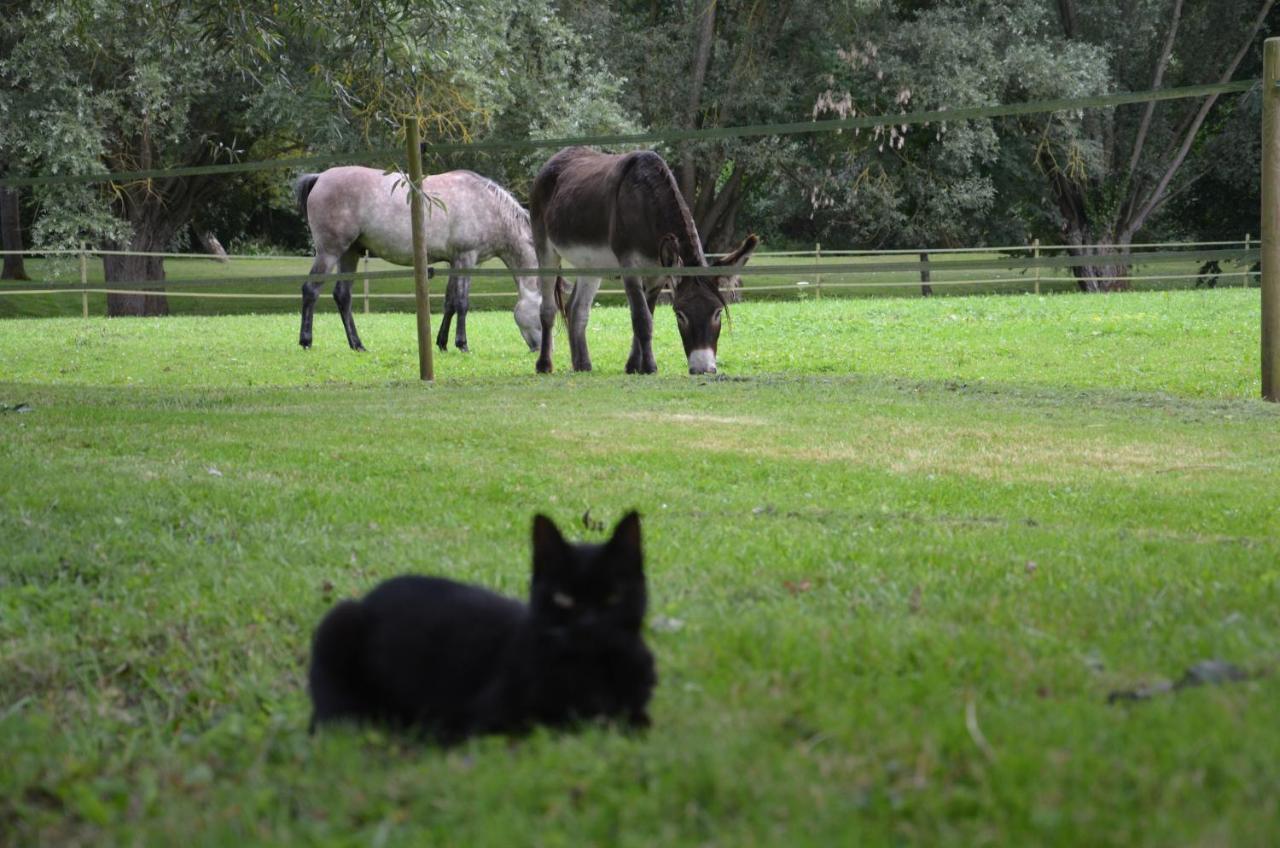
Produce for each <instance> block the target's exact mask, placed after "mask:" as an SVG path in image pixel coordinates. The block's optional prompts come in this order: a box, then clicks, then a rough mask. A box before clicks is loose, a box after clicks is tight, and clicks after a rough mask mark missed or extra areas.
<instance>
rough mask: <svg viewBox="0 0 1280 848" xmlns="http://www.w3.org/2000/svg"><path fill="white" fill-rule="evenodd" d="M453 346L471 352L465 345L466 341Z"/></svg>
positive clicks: (463, 351) (464, 351)
mask: <svg viewBox="0 0 1280 848" xmlns="http://www.w3.org/2000/svg"><path fill="white" fill-rule="evenodd" d="M454 347H456V348H457V349H458V350H460V351H461V352H462V353H470V352H471V348H469V347H467V343H466V342H463V343H462V344H460V345H454Z"/></svg>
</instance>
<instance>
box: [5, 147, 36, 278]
mask: <svg viewBox="0 0 1280 848" xmlns="http://www.w3.org/2000/svg"><path fill="white" fill-rule="evenodd" d="M0 170H3V169H0ZM0 249H3V250H6V251H10V250H22V249H23V247H22V217H21V208H20V205H19V203H18V190H17V189H13V188H8V187H0ZM29 279H31V278H30V277H28V276H27V269H26V266H25V265H24V264H23V261H22V254H20V253H17V254H14V253H6V254H5V255H4V270H3V271H0V280H29Z"/></svg>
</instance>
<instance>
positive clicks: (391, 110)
mask: <svg viewBox="0 0 1280 848" xmlns="http://www.w3.org/2000/svg"><path fill="white" fill-rule="evenodd" d="M522 5H523V4H520V3H518V2H517V0H479V1H478V2H473V3H470V4H468V5H467V7H466V8H462V7H461V6H460V5H459V4H456V3H450V2H444V0H434V2H433V0H422V2H414V3H407V2H393V0H374V2H361V3H346V2H336V0H335V2H323V3H315V2H301V0H295V2H288V0H283V2H281V1H279V0H277V1H276V2H265V0H263V1H262V2H258V1H257V0H254V2H235V1H233V0H228V2H212V3H206V4H187V3H179V2H160V1H159V0H123V2H120V1H119V0H115V1H114V2H109V0H54V2H50V3H47V4H42V7H41V9H40V10H39V13H38V14H37V13H36V12H35V11H32V10H31V9H30V8H27V7H23V8H19V9H17V10H16V11H15V13H14V14H13V15H11V16H9V17H7V18H6V19H5V20H4V22H3V26H4V27H5V32H6V34H7V36H11V37H9V38H8V40H7V43H11V44H14V45H15V46H14V49H13V51H12V53H11V54H10V55H6V56H4V57H3V58H0V76H2V78H3V82H4V87H5V90H7V91H13V92H16V94H15V100H14V101H13V102H15V103H16V104H17V105H16V108H17V109H18V110H19V111H20V112H21V114H23V115H24V116H27V117H28V118H29V120H26V121H22V122H13V123H11V124H10V125H9V126H8V127H7V128H6V134H5V141H4V144H3V147H2V148H0V149H3V150H4V152H5V153H6V155H9V154H11V153H12V154H14V155H16V157H17V161H16V162H15V161H11V163H10V165H11V168H12V170H16V171H19V172H37V173H39V172H43V173H66V172H81V173H101V174H108V173H119V172H130V171H137V170H152V169H173V168H181V167H188V166H202V165H213V164H221V163H229V162H234V161H237V160H241V159H246V158H250V159H252V158H261V157H262V156H264V155H266V156H273V157H274V156H288V155H290V154H292V153H295V152H302V151H308V152H316V151H329V152H338V153H341V152H343V151H355V150H367V149H368V148H370V147H374V148H380V147H385V146H388V145H390V144H392V143H394V142H395V141H396V138H397V134H398V133H399V132H401V130H402V127H403V121H404V119H405V118H406V117H408V116H415V117H416V118H417V119H418V120H420V121H421V122H422V124H423V127H422V128H423V132H424V135H427V136H428V137H430V138H435V139H447V140H455V139H466V138H470V137H472V136H473V135H474V134H475V133H476V132H478V131H480V130H482V129H483V128H484V127H486V126H488V124H489V123H490V120H491V116H492V114H493V112H494V111H495V109H496V108H498V107H500V106H501V104H502V103H503V102H504V98H506V97H507V96H508V95H507V92H508V90H509V85H508V80H509V78H510V75H509V74H508V73H507V69H506V68H504V67H503V66H502V65H501V63H500V62H499V63H497V64H495V62H494V58H495V56H497V57H502V56H503V55H505V54H504V52H503V50H502V49H501V48H502V42H503V38H504V37H505V34H506V30H507V27H508V25H509V23H510V20H511V18H512V16H513V15H515V14H516V13H517V11H518V10H519V9H521V8H522ZM542 5H544V6H545V5H546V4H542ZM283 178H284V177H283V176H282V179H283ZM241 181H242V180H241V178H238V177H236V176H207V175H205V176H180V177H164V178H150V179H136V180H133V179H118V180H115V181H112V182H102V183H94V184H84V183H80V184H70V185H53V186H45V187H41V188H40V189H39V190H38V191H39V196H38V200H39V202H40V207H41V209H42V214H41V215H40V217H39V219H38V220H37V221H36V225H35V228H34V230H33V235H34V237H35V239H36V240H37V241H40V242H41V243H42V245H44V246H73V245H75V244H77V243H78V242H79V241H81V240H86V241H89V242H90V243H92V244H94V245H95V246H103V247H111V248H119V249H122V250H128V251H133V252H159V251H164V250H166V249H170V248H171V245H172V243H173V241H174V239H175V237H177V236H179V235H180V234H181V233H182V232H183V230H184V229H185V228H186V227H187V226H188V225H190V224H191V222H192V221H193V220H194V219H195V217H196V216H197V215H198V214H199V213H200V210H201V209H203V208H204V207H206V206H208V205H209V204H211V203H213V202H214V200H215V198H216V196H217V195H218V194H220V193H225V192H226V191H227V190H228V188H229V187H234V186H236V185H238V184H239V183H240V182H241ZM105 272H106V279H107V281H108V282H110V283H117V284H124V285H127V286H128V287H131V288H138V287H143V288H148V289H151V288H157V289H158V287H157V286H156V284H157V283H159V282H161V281H163V279H164V262H163V260H162V259H161V258H159V257H145V256H110V257H107V258H106V259H105ZM165 311H167V303H166V301H165V298H164V297H163V295H161V294H159V293H157V294H156V295H150V296H145V297H143V296H130V295H118V296H112V297H111V298H109V300H108V313H109V314H113V315H129V314H132V315H138V314H163V313H164V312H165Z"/></svg>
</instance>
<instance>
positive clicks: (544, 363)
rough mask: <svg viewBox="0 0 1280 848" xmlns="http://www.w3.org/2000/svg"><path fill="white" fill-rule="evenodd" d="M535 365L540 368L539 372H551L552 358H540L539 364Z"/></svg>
mask: <svg viewBox="0 0 1280 848" xmlns="http://www.w3.org/2000/svg"><path fill="white" fill-rule="evenodd" d="M535 367H536V368H537V369H538V373H539V374H550V373H551V371H552V365H551V360H550V359H545V360H544V359H539V360H538V364H537V365H536V366H535Z"/></svg>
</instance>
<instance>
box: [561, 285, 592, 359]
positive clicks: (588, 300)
mask: <svg viewBox="0 0 1280 848" xmlns="http://www.w3.org/2000/svg"><path fill="white" fill-rule="evenodd" d="M599 289H600V278H599V277H579V278H578V281H577V282H576V283H574V286H573V294H571V295H569V304H568V306H567V307H566V308H565V320H566V322H567V323H568V325H569V357H570V358H571V359H572V360H573V370H574V371H590V370H591V353H590V352H589V351H588V350H587V321H589V320H591V304H592V303H593V302H594V301H595V299H596V292H597V291H599Z"/></svg>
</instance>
